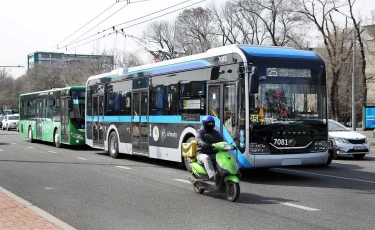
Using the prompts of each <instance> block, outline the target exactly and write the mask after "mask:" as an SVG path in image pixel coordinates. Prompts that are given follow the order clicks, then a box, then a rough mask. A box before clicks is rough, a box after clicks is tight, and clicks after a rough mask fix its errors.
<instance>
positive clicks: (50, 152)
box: [48, 151, 57, 153]
mask: <svg viewBox="0 0 375 230" xmlns="http://www.w3.org/2000/svg"><path fill="white" fill-rule="evenodd" d="M48 152H49V153H57V152H54V151H48Z"/></svg>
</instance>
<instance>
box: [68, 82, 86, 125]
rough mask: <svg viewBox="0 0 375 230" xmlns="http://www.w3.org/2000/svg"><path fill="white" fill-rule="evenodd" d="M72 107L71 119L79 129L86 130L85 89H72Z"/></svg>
mask: <svg viewBox="0 0 375 230" xmlns="http://www.w3.org/2000/svg"><path fill="white" fill-rule="evenodd" d="M72 101H73V103H72V105H73V109H72V110H71V111H70V114H69V117H70V121H71V122H72V124H73V125H74V126H75V127H76V128H77V129H84V128H85V89H72Z"/></svg>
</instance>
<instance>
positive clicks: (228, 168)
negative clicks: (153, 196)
mask: <svg viewBox="0 0 375 230" xmlns="http://www.w3.org/2000/svg"><path fill="white" fill-rule="evenodd" d="M188 144H191V143H188ZM212 146H213V148H214V149H216V150H218V153H216V165H215V162H212V163H213V164H214V166H215V170H216V171H217V172H219V173H218V176H219V178H218V179H216V180H215V182H213V181H210V180H209V177H208V174H207V172H206V170H205V168H204V165H203V164H201V163H199V162H198V161H197V160H196V152H195V153H190V154H187V153H186V152H185V154H184V153H183V155H184V156H186V157H188V159H189V162H190V165H191V169H192V173H191V175H190V176H189V180H190V182H191V183H192V184H193V187H194V191H195V192H196V193H199V194H203V193H204V192H205V191H208V192H224V193H225V197H226V199H227V200H228V201H231V202H234V201H236V200H237V199H238V197H239V195H240V184H239V183H240V179H239V176H240V173H239V170H238V166H237V161H238V157H236V159H235V158H234V157H233V155H232V154H231V153H230V152H229V151H230V150H234V149H236V153H237V151H238V150H237V148H236V147H234V146H232V145H230V144H229V143H227V142H218V143H214V144H212ZM187 147H189V146H188V145H187ZM190 149H191V146H190ZM193 151H194V150H193Z"/></svg>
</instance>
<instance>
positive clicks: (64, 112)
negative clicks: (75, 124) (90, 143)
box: [61, 97, 71, 143]
mask: <svg viewBox="0 0 375 230" xmlns="http://www.w3.org/2000/svg"><path fill="white" fill-rule="evenodd" d="M69 100H71V99H70V97H62V98H61V143H68V140H69V137H68V131H69V130H68V125H69Z"/></svg>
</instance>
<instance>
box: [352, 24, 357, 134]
mask: <svg viewBox="0 0 375 230" xmlns="http://www.w3.org/2000/svg"><path fill="white" fill-rule="evenodd" d="M356 40H357V39H356V33H355V28H353V63H352V64H353V67H352V68H353V70H352V130H353V131H355V130H356V126H357V122H356V117H355V116H356V113H355V62H356V60H355V56H356V55H355V54H356V50H357V49H356Z"/></svg>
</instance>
